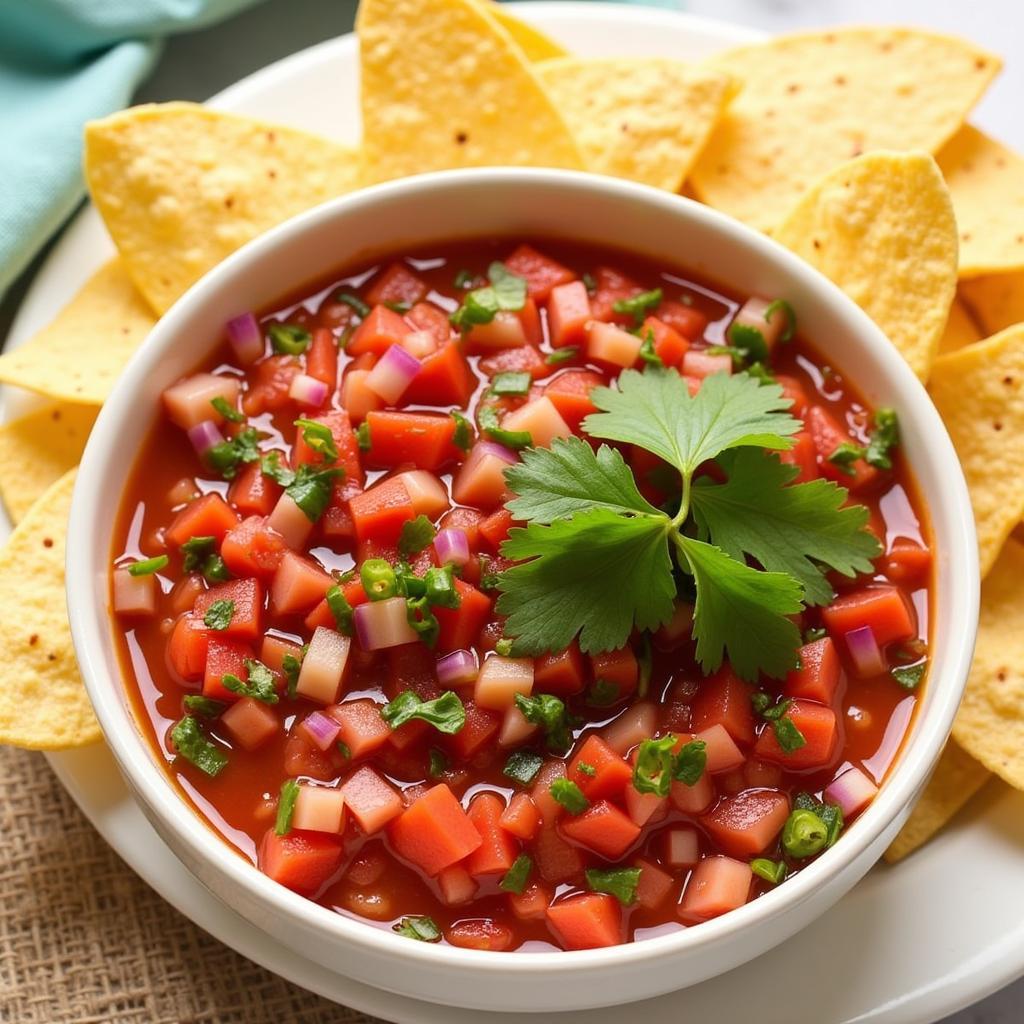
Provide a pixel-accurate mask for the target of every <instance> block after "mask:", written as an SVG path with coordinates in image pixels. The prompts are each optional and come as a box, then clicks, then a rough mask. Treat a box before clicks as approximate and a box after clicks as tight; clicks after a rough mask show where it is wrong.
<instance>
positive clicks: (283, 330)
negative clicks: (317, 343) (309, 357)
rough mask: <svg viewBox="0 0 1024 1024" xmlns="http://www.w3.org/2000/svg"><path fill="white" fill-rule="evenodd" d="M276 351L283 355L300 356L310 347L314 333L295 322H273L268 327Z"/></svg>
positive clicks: (271, 342)
mask: <svg viewBox="0 0 1024 1024" xmlns="http://www.w3.org/2000/svg"><path fill="white" fill-rule="evenodd" d="M267 334H269V335H270V344H271V345H272V346H273V348H274V351H275V352H277V353H278V354H279V355H283V356H299V355H302V353H303V352H305V351H306V349H307V348H309V345H310V342H311V341H312V340H313V335H312V334H310V333H309V331H307V330H306V329H305V328H304V327H298V326H296V325H295V324H271V325H270V326H269V327H268V328H267Z"/></svg>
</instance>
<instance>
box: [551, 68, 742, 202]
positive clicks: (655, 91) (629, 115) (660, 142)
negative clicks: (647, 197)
mask: <svg viewBox="0 0 1024 1024" xmlns="http://www.w3.org/2000/svg"><path fill="white" fill-rule="evenodd" d="M537 74H538V75H540V79H541V81H542V82H543V83H544V85H545V86H546V87H547V90H548V92H549V93H551V96H552V97H553V99H554V101H555V104H556V105H557V106H558V109H559V110H560V111H561V112H562V114H563V115H564V116H565V119H566V121H568V123H569V127H570V128H571V129H572V132H573V135H574V136H575V137H576V141H577V143H578V144H579V147H580V150H581V152H582V153H583V159H584V161H585V163H586V167H587V170H588V171H594V172H596V173H598V174H610V175H613V176H615V177H617V178H629V179H630V180H632V181H639V182H642V183H643V184H645V185H653V186H654V187H655V188H663V189H667V190H668V191H669V192H678V191H679V189H680V188H681V187H682V185H683V181H684V180H685V179H686V176H687V174H689V172H690V168H691V167H692V166H693V163H694V161H695V160H696V159H697V156H698V154H699V153H700V151H701V149H703V147H704V144H705V143H706V142H707V140H708V136H709V135H710V134H711V130H712V129H713V128H714V126H715V123H716V121H717V120H718V118H719V116H720V115H721V113H722V111H723V110H724V109H725V106H726V104H727V103H728V102H729V100H730V98H731V97H732V95H733V93H734V91H735V87H734V82H733V79H732V78H730V77H729V76H728V75H725V74H722V73H721V72H717V71H711V70H707V69H703V68H699V67H694V66H690V65H686V64H683V63H681V62H680V61H675V60H654V59H652V60H626V59H615V58H609V59H606V60H583V59H580V58H576V57H568V58H565V59H563V60H555V61H546V62H545V63H543V64H541V65H540V66H539V67H538V68H537Z"/></svg>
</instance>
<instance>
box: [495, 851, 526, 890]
mask: <svg viewBox="0 0 1024 1024" xmlns="http://www.w3.org/2000/svg"><path fill="white" fill-rule="evenodd" d="M532 870H533V861H532V860H531V859H530V857H529V856H528V855H527V854H525V853H521V854H519V856H518V857H516V859H515V860H514V861H513V862H512V867H510V868H509V869H508V871H506V872H505V874H504V875H503V876H502V879H501V881H500V882H499V883H498V888H499V889H504V890H505V892H514V893H515V894H516V895H517V896H518V895H520V894H521V893H522V891H523V890H524V889H525V888H526V883H527V882H528V881H529V880H530V872H531V871H532Z"/></svg>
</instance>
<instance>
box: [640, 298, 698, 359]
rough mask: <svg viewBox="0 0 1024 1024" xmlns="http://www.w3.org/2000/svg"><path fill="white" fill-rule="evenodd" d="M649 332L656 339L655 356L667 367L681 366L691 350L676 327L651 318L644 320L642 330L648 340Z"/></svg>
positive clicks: (688, 343) (642, 335) (641, 332)
mask: <svg viewBox="0 0 1024 1024" xmlns="http://www.w3.org/2000/svg"><path fill="white" fill-rule="evenodd" d="M684 308H685V307H684ZM648 331H650V332H651V337H652V338H654V353H655V355H657V357H658V358H659V359H660V360H661V361H662V362H663V363H664V364H665V365H666V366H681V365H682V363H683V356H685V355H686V353H687V351H688V350H689V348H690V342H689V341H688V340H687V339H686V338H684V337H683V336H682V335H681V334H680V333H679V332H678V331H677V330H676V329H675V328H674V327H669V325H668V324H667V323H665V321H664V320H660V319H659V318H658V317H656V316H649V317H647V319H646V320H644V325H643V327H642V328H641V330H640V335H641V337H644V338H646V337H647V332H648Z"/></svg>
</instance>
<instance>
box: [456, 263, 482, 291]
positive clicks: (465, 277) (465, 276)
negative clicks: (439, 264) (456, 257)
mask: <svg viewBox="0 0 1024 1024" xmlns="http://www.w3.org/2000/svg"><path fill="white" fill-rule="evenodd" d="M475 280H476V275H475V274H474V273H473V271H472V270H466V269H465V268H463V269H462V270H460V271H459V272H458V273H457V274H456V275H455V280H454V281H453V284H454V285H455V287H456V288H458V289H459V291H467V290H468V289H470V288H472V287H473V282H474V281H475Z"/></svg>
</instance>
